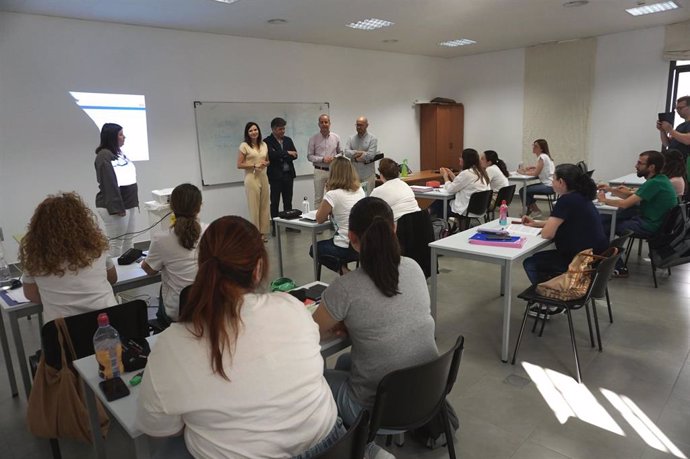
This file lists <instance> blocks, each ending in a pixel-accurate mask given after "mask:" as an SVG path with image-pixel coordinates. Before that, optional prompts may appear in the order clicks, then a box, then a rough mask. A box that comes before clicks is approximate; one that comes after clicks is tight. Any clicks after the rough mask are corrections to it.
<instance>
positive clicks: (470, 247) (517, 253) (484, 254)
mask: <svg viewBox="0 0 690 459" xmlns="http://www.w3.org/2000/svg"><path fill="white" fill-rule="evenodd" d="M478 228H500V226H499V224H498V220H493V221H491V222H489V223H485V224H483V225H481V226H478V227H474V228H470V229H468V230H465V231H462V232H461V233H457V234H454V235H452V236H448V237H446V238H443V239H439V240H438V241H434V242H432V243H431V244H429V247H430V248H431V282H430V286H431V289H430V295H431V315H432V316H433V317H434V320H437V319H436V302H437V282H438V274H437V272H436V266H437V262H438V256H439V255H444V256H448V257H460V258H465V259H467V260H474V261H481V262H484V263H491V264H497V265H500V266H501V294H502V295H503V342H502V347H501V360H502V361H503V362H507V361H508V346H509V340H510V307H511V288H512V272H511V271H512V264H513V261H516V260H518V259H520V258H523V257H526V256H528V255H531V254H533V253H534V252H537V251H539V250H540V249H542V248H544V247H546V246H547V245H549V244H550V243H551V241H550V240H548V239H544V238H542V237H541V236H525V238H526V239H527V240H526V242H525V245H524V246H522V248H519V249H517V248H510V247H494V246H486V245H474V244H470V243H469V242H468V240H469V238H470V237H471V236H473V235H474V234H475V233H476V232H477V229H478ZM454 281H455V280H454Z"/></svg>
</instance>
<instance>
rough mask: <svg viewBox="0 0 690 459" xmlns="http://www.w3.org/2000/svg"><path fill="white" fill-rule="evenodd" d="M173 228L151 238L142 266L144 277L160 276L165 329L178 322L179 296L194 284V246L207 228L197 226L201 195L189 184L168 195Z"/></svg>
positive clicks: (160, 305) (160, 306)
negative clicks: (184, 289)
mask: <svg viewBox="0 0 690 459" xmlns="http://www.w3.org/2000/svg"><path fill="white" fill-rule="evenodd" d="M170 209H171V210H172V212H173V216H174V218H173V224H172V226H171V227H170V230H169V231H166V232H156V233H154V234H153V236H152V237H151V246H150V247H149V254H148V256H147V257H146V260H144V261H143V262H142V263H141V267H142V269H143V270H144V271H146V273H147V274H151V275H153V274H157V273H158V272H160V273H161V296H160V298H159V300H158V313H157V314H156V315H157V317H158V320H159V321H161V322H162V324H164V325H166V326H167V325H169V324H170V322H171V321H174V320H177V316H178V315H179V310H180V292H181V291H182V289H183V288H185V287H186V286H188V285H191V284H192V282H194V276H196V270H197V261H196V257H197V250H196V247H197V243H198V242H199V238H200V237H201V233H202V231H203V230H204V228H205V226H206V225H202V224H201V223H199V211H200V210H201V191H199V188H197V187H196V186H194V185H192V184H191V183H183V184H182V185H178V186H176V187H175V189H174V190H173V192H172V194H171V195H170Z"/></svg>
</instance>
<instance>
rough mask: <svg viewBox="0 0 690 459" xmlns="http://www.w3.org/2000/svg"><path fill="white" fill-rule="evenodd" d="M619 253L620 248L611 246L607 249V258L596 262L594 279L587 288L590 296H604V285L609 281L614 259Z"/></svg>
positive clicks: (614, 264) (614, 263)
mask: <svg viewBox="0 0 690 459" xmlns="http://www.w3.org/2000/svg"><path fill="white" fill-rule="evenodd" d="M619 253H620V249H619V248H618V247H613V246H612V247H611V248H609V250H608V251H607V255H608V256H607V258H605V259H604V260H601V261H600V262H599V264H597V267H596V272H595V273H594V279H593V280H592V285H591V287H590V289H589V297H590V298H605V297H606V286H607V285H608V283H609V279H610V278H611V276H612V275H613V270H614V269H615V268H616V261H618V255H619Z"/></svg>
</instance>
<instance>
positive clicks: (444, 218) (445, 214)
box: [441, 199, 448, 221]
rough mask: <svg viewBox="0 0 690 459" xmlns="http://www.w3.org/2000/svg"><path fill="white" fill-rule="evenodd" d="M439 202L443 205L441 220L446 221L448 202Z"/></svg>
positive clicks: (442, 200)
mask: <svg viewBox="0 0 690 459" xmlns="http://www.w3.org/2000/svg"><path fill="white" fill-rule="evenodd" d="M441 202H442V203H443V220H444V221H448V201H446V200H445V199H441Z"/></svg>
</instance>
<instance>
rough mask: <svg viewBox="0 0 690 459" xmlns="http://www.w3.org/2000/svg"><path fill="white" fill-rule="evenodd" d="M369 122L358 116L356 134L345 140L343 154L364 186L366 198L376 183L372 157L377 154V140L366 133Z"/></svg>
mask: <svg viewBox="0 0 690 459" xmlns="http://www.w3.org/2000/svg"><path fill="white" fill-rule="evenodd" d="M368 127H369V121H368V120H367V119H366V118H365V117H364V116H360V117H359V118H357V122H356V123H355V128H356V129H357V134H355V135H353V136H352V137H350V138H349V139H348V140H347V144H346V145H345V150H344V151H343V153H344V154H345V156H346V157H347V158H349V159H350V160H352V164H354V166H355V170H356V171H357V174H359V180H360V182H362V185H363V186H365V190H364V191H365V192H366V194H367V196H369V195H370V194H371V191H372V190H373V189H374V185H375V182H376V172H375V170H374V156H376V153H378V151H377V150H378V140H376V137H374V136H373V135H371V134H370V133H368V132H367V128H368Z"/></svg>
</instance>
